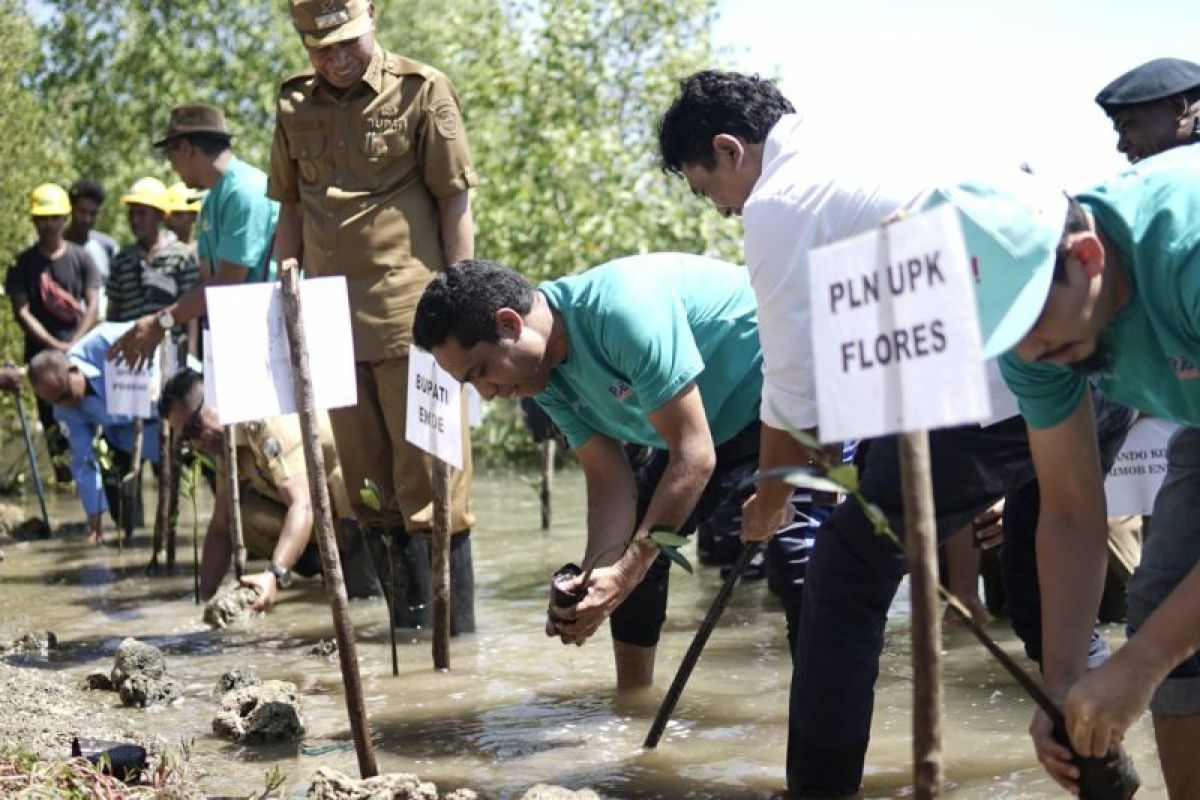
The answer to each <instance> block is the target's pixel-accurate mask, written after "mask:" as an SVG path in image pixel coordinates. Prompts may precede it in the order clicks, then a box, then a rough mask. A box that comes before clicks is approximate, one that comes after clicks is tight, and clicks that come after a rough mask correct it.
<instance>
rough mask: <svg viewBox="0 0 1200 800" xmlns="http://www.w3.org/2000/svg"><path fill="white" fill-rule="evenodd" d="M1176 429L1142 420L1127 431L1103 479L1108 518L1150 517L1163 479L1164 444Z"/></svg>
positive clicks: (1153, 420)
mask: <svg viewBox="0 0 1200 800" xmlns="http://www.w3.org/2000/svg"><path fill="white" fill-rule="evenodd" d="M1177 430H1179V426H1178V425H1176V424H1175V423H1174V422H1168V421H1167V420H1165V419H1156V418H1154V417H1143V418H1142V419H1139V420H1138V421H1137V422H1135V423H1134V425H1133V427H1132V428H1130V429H1129V435H1128V436H1126V437H1125V444H1124V445H1122V446H1121V452H1120V453H1118V454H1117V460H1116V461H1114V462H1113V466H1112V469H1110V470H1109V471H1108V476H1107V477H1106V478H1105V479H1104V495H1105V497H1106V498H1107V499H1108V515H1109V516H1110V517H1126V516H1131V515H1134V514H1150V513H1153V511H1154V497H1155V495H1157V494H1158V487H1160V486H1162V482H1163V478H1165V477H1166V475H1167V442H1168V440H1170V438H1171V436H1172V435H1174V433H1175V431H1177Z"/></svg>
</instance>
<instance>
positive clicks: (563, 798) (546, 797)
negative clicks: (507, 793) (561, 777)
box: [521, 783, 600, 800]
mask: <svg viewBox="0 0 1200 800" xmlns="http://www.w3.org/2000/svg"><path fill="white" fill-rule="evenodd" d="M521 800H600V795H598V794H596V793H595V792H593V791H592V790H591V789H580V790H579V791H577V792H576V791H573V790H571V789H564V788H563V787H561V786H550V785H549V784H545V783H539V784H538V785H536V786H534V787H532V788H530V789H529V790H528V791H527V792H525V794H523V795H521Z"/></svg>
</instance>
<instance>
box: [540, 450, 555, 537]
mask: <svg viewBox="0 0 1200 800" xmlns="http://www.w3.org/2000/svg"><path fill="white" fill-rule="evenodd" d="M556 447H557V443H556V442H555V441H554V437H553V436H551V437H550V438H548V439H546V441H544V442H542V530H544V531H547V530H550V492H551V490H552V489H553V485H554V451H555V449H556Z"/></svg>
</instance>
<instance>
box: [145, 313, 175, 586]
mask: <svg viewBox="0 0 1200 800" xmlns="http://www.w3.org/2000/svg"><path fill="white" fill-rule="evenodd" d="M170 346H171V337H170V335H169V334H168V335H167V337H166V338H165V339H164V340H163V343H162V345H160V346H159V348H158V375H159V378H160V380H159V389H160V390H161V389H162V384H163V383H165V382H166V378H167V348H168V347H170ZM160 422H161V424H160V426H159V429H158V453H159V470H158V503H157V504H156V506H155V512H154V535H153V536H152V537H151V538H150V563H149V564H147V565H146V571H147V572H150V573H154V572H157V571H158V554H159V553H160V552H162V547H163V537H164V536H165V535H166V530H167V514H168V511H167V506H168V505H169V504H168V502H167V495H168V493H169V492H170V485H171V467H172V464H171V459H170V456H169V453H170V446H171V426H170V425H168V424H167V421H166V420H165V419H164V420H161V421H160Z"/></svg>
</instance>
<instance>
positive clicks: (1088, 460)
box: [1029, 391, 1107, 789]
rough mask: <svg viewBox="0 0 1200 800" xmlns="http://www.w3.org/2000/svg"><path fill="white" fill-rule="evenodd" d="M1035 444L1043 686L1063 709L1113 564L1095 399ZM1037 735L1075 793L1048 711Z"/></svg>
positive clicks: (1032, 435)
mask: <svg viewBox="0 0 1200 800" xmlns="http://www.w3.org/2000/svg"><path fill="white" fill-rule="evenodd" d="M1029 447H1030V451H1031V453H1032V455H1033V462H1034V467H1035V469H1036V471H1037V477H1038V485H1039V490H1040V495H1041V509H1040V513H1039V516H1038V530H1037V563H1038V585H1039V588H1040V591H1041V602H1042V649H1043V653H1044V657H1043V665H1042V666H1043V676H1044V677H1043V682H1044V684H1045V687H1046V691H1047V693H1048V694H1049V695H1050V697H1051V698H1052V699H1053V700H1054V701H1055V702H1057V703H1059V704H1061V703H1062V701H1063V699H1064V698H1065V697H1066V695H1067V692H1068V690H1069V689H1070V687H1071V685H1072V684H1073V683H1075V681H1077V680H1078V679H1079V677H1080V676H1081V675H1083V673H1084V671H1085V669H1086V662H1087V648H1088V640H1089V638H1090V636H1091V630H1092V626H1093V625H1094V623H1095V619H1096V612H1097V609H1098V608H1099V606H1100V595H1101V592H1102V590H1103V587H1104V576H1105V570H1106V567H1107V544H1106V542H1107V525H1106V517H1105V499H1104V483H1103V475H1102V474H1101V471H1100V456H1099V452H1098V449H1097V444H1096V432H1095V421H1094V419H1093V415H1092V404H1091V398H1090V394H1089V393H1088V392H1086V391H1085V392H1084V393H1083V394H1082V396H1081V397H1080V398H1079V399H1078V402H1077V404H1076V406H1075V409H1074V411H1072V412H1071V413H1070V415H1069V416H1067V417H1066V418H1065V419H1064V420H1062V421H1061V422H1059V423H1057V424H1055V425H1052V426H1050V427H1046V428H1036V427H1033V426H1032V425H1030V427H1029ZM1030 734H1031V735H1032V736H1033V739H1034V746H1035V749H1036V751H1037V754H1038V759H1039V760H1040V761H1041V762H1042V765H1043V767H1044V768H1045V769H1046V771H1047V772H1048V773H1049V774H1050V776H1051V777H1052V778H1054V779H1055V780H1056V781H1058V783H1059V784H1061V785H1062V786H1064V787H1065V788H1068V789H1071V788H1072V787H1073V786H1074V781H1075V780H1077V779H1078V776H1079V772H1078V769H1077V768H1076V767H1075V766H1073V765H1072V764H1071V763H1070V759H1071V754H1070V751H1069V750H1067V748H1065V747H1063V746H1062V745H1061V744H1059V743H1058V742H1056V741H1055V740H1054V739H1053V737H1052V730H1051V724H1050V720H1049V718H1048V717H1047V716H1046V715H1045V713H1044V712H1041V711H1038V712H1037V714H1036V715H1035V717H1034V720H1033V723H1032V724H1031V726H1030Z"/></svg>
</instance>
